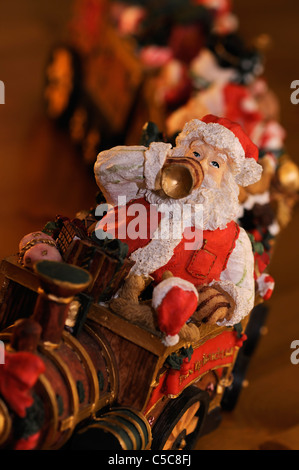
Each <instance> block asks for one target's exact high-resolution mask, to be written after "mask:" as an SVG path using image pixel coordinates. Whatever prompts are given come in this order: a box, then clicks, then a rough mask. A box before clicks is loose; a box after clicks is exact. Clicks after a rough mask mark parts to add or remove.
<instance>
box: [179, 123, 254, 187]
mask: <svg viewBox="0 0 299 470" xmlns="http://www.w3.org/2000/svg"><path fill="white" fill-rule="evenodd" d="M197 139H202V140H203V141H204V142H205V143H207V144H210V145H212V146H213V147H216V148H217V149H219V150H223V151H224V152H225V153H226V154H227V155H228V156H229V157H230V163H231V168H232V171H233V174H234V176H235V180H236V182H237V184H239V185H240V186H248V185H250V184H253V183H255V182H256V181H258V180H259V179H260V177H261V174H262V171H263V170H262V167H261V165H259V164H258V163H257V161H258V155H259V150H258V147H257V146H256V145H255V144H254V143H253V142H252V140H251V139H250V138H249V137H248V135H247V134H246V133H245V132H244V130H243V128H242V127H241V126H240V125H239V124H238V123H236V122H232V121H230V120H229V119H226V118H222V117H217V116H214V115H213V114H208V115H207V116H205V117H203V118H202V119H201V120H199V119H193V120H191V121H189V122H188V123H187V124H186V125H185V126H184V128H183V130H182V132H181V133H180V134H179V135H178V136H177V139H176V147H179V148H178V150H177V152H176V151H174V155H176V153H180V154H181V148H182V146H183V147H184V146H187V147H188V146H189V145H190V143H191V142H192V141H194V140H197Z"/></svg>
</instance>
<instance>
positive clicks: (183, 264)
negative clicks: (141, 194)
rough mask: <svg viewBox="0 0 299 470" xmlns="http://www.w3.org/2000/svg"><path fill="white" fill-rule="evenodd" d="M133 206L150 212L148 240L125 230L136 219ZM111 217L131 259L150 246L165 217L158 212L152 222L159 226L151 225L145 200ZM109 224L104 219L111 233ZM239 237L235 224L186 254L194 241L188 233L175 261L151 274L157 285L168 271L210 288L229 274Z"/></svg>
mask: <svg viewBox="0 0 299 470" xmlns="http://www.w3.org/2000/svg"><path fill="white" fill-rule="evenodd" d="M132 204H142V205H143V206H145V207H146V209H147V210H146V214H147V220H144V221H143V223H144V225H145V224H146V230H144V234H143V237H144V238H143V237H142V238H141V237H139V236H137V238H136V239H132V237H129V236H128V234H127V233H126V230H125V228H127V227H128V225H129V224H130V222H132V221H133V220H134V218H136V214H134V215H132V216H128V214H127V210H128V208H129V207H130V206H131V205H132ZM152 211H153V207H152ZM153 213H154V212H152V214H153ZM111 215H112V216H113V217H115V224H114V228H115V234H114V235H115V237H116V238H120V239H121V240H122V241H123V242H125V243H127V245H128V247H129V255H130V254H132V253H133V252H134V251H135V250H137V249H138V248H143V247H145V246H146V245H147V244H148V243H149V242H150V240H151V238H152V235H153V233H154V231H155V230H156V228H157V226H158V223H159V221H160V219H161V214H160V213H157V212H156V218H155V217H154V218H151V222H152V221H153V220H155V223H154V224H153V223H152V224H150V223H149V220H150V204H149V203H148V202H147V201H146V200H145V199H143V198H141V199H136V200H133V201H130V202H129V203H128V204H127V206H122V207H120V208H119V207H118V206H116V207H115V208H114V210H113V212H112V213H110V217H111ZM110 220H111V219H110ZM108 221H109V215H108V216H105V217H104V218H103V219H102V221H101V228H102V229H103V230H105V229H106V230H107V223H108ZM139 225H140V224H139ZM111 227H112V225H111V222H110V223H109V226H108V230H107V231H108V232H109V229H110V230H111ZM139 229H140V227H139ZM139 229H138V230H139ZM192 230H193V231H194V232H193V233H196V231H198V229H194V228H193V229H192ZM188 231H189V236H188V233H187V232H188ZM239 233H240V228H239V226H238V225H237V224H236V223H235V222H234V221H232V222H230V223H229V224H228V225H227V227H226V228H225V229H223V230H220V229H217V230H204V231H203V243H202V244H200V245H201V246H198V247H197V248H196V249H195V250H186V249H185V243H190V241H192V240H190V229H185V231H184V234H183V238H182V240H181V241H180V243H179V244H178V245H177V246H176V248H175V249H174V254H173V256H172V258H171V259H170V260H169V262H168V263H167V264H166V265H164V266H162V267H161V268H159V269H157V270H156V271H155V272H153V273H151V276H152V277H153V278H154V280H155V283H156V284H157V283H159V282H160V281H161V280H162V275H163V273H164V271H171V272H172V274H173V275H174V276H175V277H180V278H182V279H185V280H186V281H189V282H192V283H193V284H194V285H195V286H197V285H201V284H209V283H210V282H212V281H213V280H216V281H219V279H220V275H221V272H222V271H224V270H225V268H226V265H227V262H228V259H229V256H230V254H231V253H232V251H233V249H234V247H235V244H236V240H237V239H238V236H239ZM200 239H201V237H200Z"/></svg>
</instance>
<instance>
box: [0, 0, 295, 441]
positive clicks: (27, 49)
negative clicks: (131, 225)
mask: <svg viewBox="0 0 299 470" xmlns="http://www.w3.org/2000/svg"><path fill="white" fill-rule="evenodd" d="M71 5H72V1H71V0H62V1H61V0H51V1H50V0H14V1H13V2H3V3H2V5H1V12H0V79H1V80H3V81H4V83H5V86H6V104H5V105H2V106H0V201H1V202H0V257H1V258H2V257H3V256H6V255H9V254H11V253H14V252H16V251H17V245H18V241H19V240H20V238H21V237H22V236H23V235H24V234H25V233H27V232H29V231H31V230H36V229H39V228H41V227H42V225H43V223H44V222H46V221H47V220H48V219H49V218H50V217H53V216H55V214H56V213H57V212H59V213H62V214H64V215H73V213H74V212H75V211H76V210H78V209H81V208H86V207H88V205H89V204H90V203H91V202H93V197H94V189H95V188H94V187H92V186H90V183H89V180H88V178H87V176H86V174H85V170H84V168H82V166H81V165H80V163H79V162H77V161H76V160H74V158H73V155H72V152H71V149H70V148H69V146H68V143H67V141H65V140H64V138H63V136H61V137H60V138H57V135H55V137H54V135H53V134H52V133H51V129H49V128H48V127H47V125H46V124H45V123H44V121H43V119H42V117H41V116H42V113H41V93H42V85H43V68H44V64H45V62H46V59H47V53H48V51H49V48H50V46H51V45H52V44H53V43H54V42H55V41H56V40H57V39H60V38H61V37H62V36H63V34H64V27H65V24H66V21H67V20H68V18H69V14H70V7H71ZM234 10H235V12H236V13H237V15H238V17H239V20H240V31H241V32H242V34H243V36H244V37H246V39H247V40H248V41H250V40H253V39H254V38H255V37H256V36H258V35H259V34H261V33H267V34H269V35H270V37H271V38H272V46H271V48H270V50H269V51H268V52H267V61H266V76H267V78H268V80H269V83H270V85H271V87H272V88H273V90H275V92H276V93H277V95H278V97H279V99H280V103H281V121H282V123H283V125H284V126H285V128H286V129H287V132H288V138H287V147H288V151H289V153H290V155H291V156H292V158H293V159H294V160H295V161H296V162H297V163H298V164H299V153H298V151H297V146H298V142H299V136H298V129H299V105H297V106H295V105H293V104H291V101H290V95H291V91H292V90H291V89H290V84H291V82H292V81H293V80H296V79H299V63H298V51H299V33H298V29H297V26H298V22H299V3H298V2H297V1H296V0H284V1H283V2H274V1H273V0H235V2H234ZM40 175H46V177H45V178H43V179H41V177H40ZM298 230H299V209H298V208H297V209H296V210H295V211H294V216H293V220H292V222H291V224H290V225H289V227H288V228H287V229H286V230H285V231H284V232H283V233H282V234H281V236H280V237H279V240H278V243H277V248H276V253H275V256H274V258H273V261H272V266H271V273H272V275H273V276H274V277H275V279H276V289H275V293H274V294H273V297H272V299H271V301H270V308H271V310H270V316H269V318H268V321H267V327H268V334H267V335H266V336H264V337H262V340H261V342H260V344H259V347H258V349H257V351H256V353H255V355H254V358H253V360H252V362H251V365H250V369H249V373H248V377H247V378H248V380H249V387H248V388H246V389H244V390H243V392H242V395H241V397H240V401H239V403H238V406H237V408H236V409H235V411H234V412H233V413H224V416H223V421H222V424H221V426H220V427H219V428H218V429H217V430H216V431H215V432H214V433H213V434H211V435H209V436H206V437H205V438H203V439H201V440H200V441H199V443H198V449H232V450H235V449H259V448H261V446H262V445H263V443H265V442H267V441H269V440H271V441H272V442H274V443H275V444H274V447H275V448H278V447H279V446H281V445H285V446H287V447H289V448H291V449H296V450H297V449H299V406H298V405H299V394H298V392H299V365H297V366H295V365H292V364H291V362H290V354H291V349H290V344H291V342H292V341H293V340H294V339H299V306H298V290H299V282H298V268H297V267H298V264H299V250H298ZM272 446H273V444H272Z"/></svg>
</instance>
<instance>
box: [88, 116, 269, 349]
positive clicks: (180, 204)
mask: <svg viewBox="0 0 299 470" xmlns="http://www.w3.org/2000/svg"><path fill="white" fill-rule="evenodd" d="M257 160H258V148H257V147H256V145H255V144H253V143H252V141H251V140H250V139H249V137H248V136H247V134H245V132H244V131H243V129H242V128H241V126H240V125H239V124H237V123H234V122H231V121H229V120H228V119H225V118H218V117H216V116H214V115H207V116H205V117H203V118H202V119H201V120H198V119H194V120H191V121H190V122H188V123H186V124H185V126H184V128H183V130H182V131H181V133H180V134H179V135H178V136H177V138H176V143H175V147H172V146H171V144H169V143H164V142H153V143H151V144H150V145H149V147H148V148H147V147H144V146H131V147H130V146H118V147H115V148H112V149H110V150H106V151H104V152H101V153H100V154H99V155H98V158H97V162H96V164H95V176H96V181H97V184H98V185H99V187H100V189H101V190H102V192H103V194H104V195H105V198H106V200H107V203H108V204H110V205H111V206H112V209H111V210H110V211H109V212H108V213H107V215H105V216H104V217H103V218H102V219H101V222H100V224H99V225H98V230H97V231H96V232H98V236H100V234H101V236H103V233H104V234H106V235H105V236H108V234H111V236H114V237H116V238H120V239H122V241H124V242H125V243H127V245H128V250H129V251H128V253H129V257H130V259H131V260H132V261H134V263H135V264H134V265H133V267H132V268H131V272H130V274H132V275H139V276H143V277H144V278H149V279H151V280H152V282H153V285H154V289H153V294H152V307H153V309H154V310H155V312H156V316H157V322H158V327H159V329H160V331H161V332H162V333H163V342H164V344H166V345H174V344H176V343H177V342H178V340H179V332H180V330H181V328H182V327H183V326H184V325H185V323H186V322H190V319H191V320H192V321H194V319H195V320H196V321H197V322H205V323H209V324H213V323H214V324H215V323H216V324H218V325H221V326H223V325H224V326H233V325H235V324H237V323H239V322H240V321H241V320H242V319H243V318H244V317H245V316H247V315H248V314H249V313H250V311H251V309H252V308H253V306H254V299H255V280H254V257H253V252H252V245H251V242H250V240H249V238H248V235H247V233H246V232H245V230H244V229H242V228H241V227H239V225H238V224H237V223H236V222H235V220H237V217H238V211H239V207H240V206H239V201H238V196H239V187H240V186H241V187H242V186H247V185H250V184H253V183H254V182H256V181H258V180H259V178H260V177H261V173H262V167H261V166H260V165H259V164H258V163H257ZM137 213H138V215H136V214H137ZM132 228H135V230H133V229H132ZM112 232H113V233H112Z"/></svg>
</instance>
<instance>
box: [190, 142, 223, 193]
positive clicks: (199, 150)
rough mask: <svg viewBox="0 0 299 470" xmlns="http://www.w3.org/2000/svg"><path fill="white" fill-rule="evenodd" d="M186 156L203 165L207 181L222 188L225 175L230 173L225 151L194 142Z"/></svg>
mask: <svg viewBox="0 0 299 470" xmlns="http://www.w3.org/2000/svg"><path fill="white" fill-rule="evenodd" d="M185 156H187V157H193V158H194V157H195V158H196V159H197V160H198V161H199V162H200V164H201V167H202V169H203V172H204V175H205V179H206V181H210V182H212V185H213V187H215V188H220V187H221V183H222V180H223V175H224V173H225V172H226V171H228V155H227V154H226V153H225V152H224V151H223V150H219V149H217V148H215V147H212V145H210V144H207V143H205V142H203V141H201V140H194V141H193V142H191V143H190V145H189V148H188V149H187V152H185Z"/></svg>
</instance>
